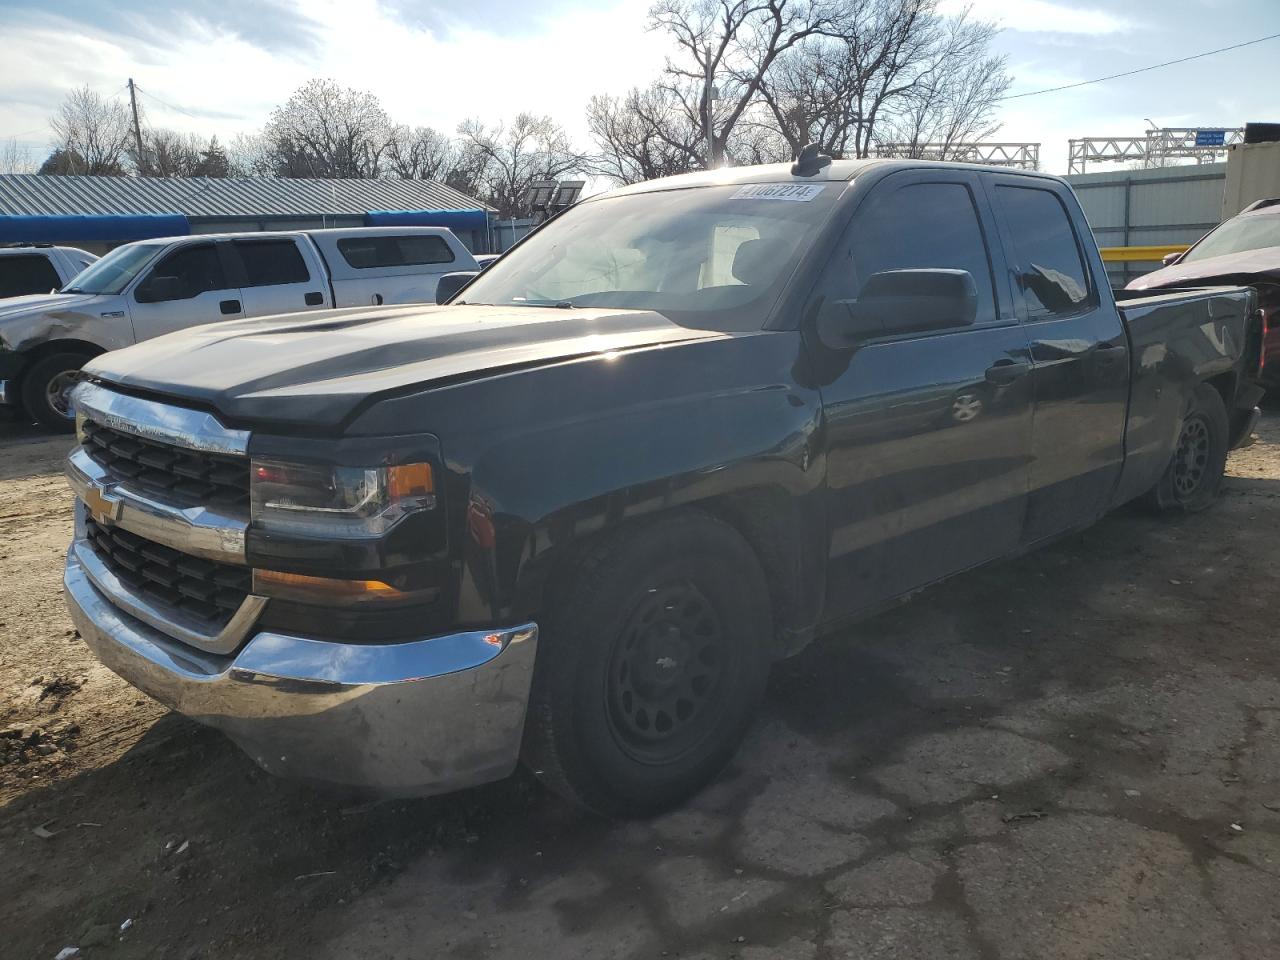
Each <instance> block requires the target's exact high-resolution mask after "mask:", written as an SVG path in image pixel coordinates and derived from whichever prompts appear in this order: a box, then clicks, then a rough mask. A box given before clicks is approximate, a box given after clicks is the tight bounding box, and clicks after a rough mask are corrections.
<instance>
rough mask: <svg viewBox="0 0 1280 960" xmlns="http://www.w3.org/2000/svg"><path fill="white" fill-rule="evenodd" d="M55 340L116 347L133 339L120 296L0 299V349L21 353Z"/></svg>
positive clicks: (75, 295) (129, 322) (71, 295)
mask: <svg viewBox="0 0 1280 960" xmlns="http://www.w3.org/2000/svg"><path fill="white" fill-rule="evenodd" d="M58 340H78V341H80V342H83V343H92V344H94V345H95V346H98V347H101V348H102V349H103V350H118V349H119V348H121V347H127V346H129V345H131V344H132V343H133V342H134V336H133V322H132V320H131V318H130V315H129V307H128V304H127V302H126V301H125V299H124V297H119V296H110V295H88V294H68V293H54V294H43V295H37V296H30V297H13V298H11V299H9V300H6V301H0V350H4V351H10V352H13V353H25V352H28V351H30V350H34V349H35V348H36V347H39V346H41V345H43V344H46V343H52V342H55V341H58Z"/></svg>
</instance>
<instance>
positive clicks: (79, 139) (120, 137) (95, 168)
mask: <svg viewBox="0 0 1280 960" xmlns="http://www.w3.org/2000/svg"><path fill="white" fill-rule="evenodd" d="M49 126H50V127H51V128H52V131H53V139H54V142H55V143H56V145H57V146H56V150H55V153H58V154H59V155H60V156H61V157H62V158H63V160H64V166H66V167H67V169H65V170H62V171H60V172H65V173H77V174H90V175H102V174H122V173H124V172H125V168H124V165H125V160H126V159H127V157H128V153H129V145H130V143H131V142H132V138H133V132H132V127H131V121H130V119H129V111H128V110H127V109H126V108H125V106H124V104H122V103H119V102H117V101H114V100H108V99H106V98H105V97H102V96H100V95H99V94H97V93H95V92H94V91H93V90H91V89H89V88H88V87H80V88H78V89H76V90H73V91H71V93H69V94H67V97H66V99H65V100H63V102H62V106H60V107H59V108H58V112H57V113H56V114H54V116H53V117H51V118H50V120H49ZM47 165H48V164H47V162H46V166H47Z"/></svg>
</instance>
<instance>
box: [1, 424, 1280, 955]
mask: <svg viewBox="0 0 1280 960" xmlns="http://www.w3.org/2000/svg"><path fill="white" fill-rule="evenodd" d="M1260 436H1261V439H1260V441H1259V442H1258V443H1257V444H1255V445H1254V446H1253V447H1251V448H1249V449H1247V450H1243V451H1240V452H1238V453H1236V454H1234V455H1233V456H1232V459H1231V463H1230V466H1229V469H1230V473H1231V478H1230V479H1229V481H1228V482H1227V484H1226V486H1225V491H1224V493H1223V495H1222V497H1221V502H1220V503H1219V504H1218V505H1217V506H1216V508H1215V509H1214V510H1212V511H1210V512H1209V513H1207V514H1205V515H1201V516H1198V517H1194V518H1190V519H1186V520H1182V521H1178V522H1169V521H1164V520H1159V519H1155V518H1152V517H1149V516H1146V515H1144V514H1142V513H1141V512H1139V511H1137V510H1132V509H1126V510H1122V511H1120V512H1118V513H1117V514H1115V515H1114V516H1112V517H1110V518H1108V519H1107V520H1106V521H1104V522H1103V523H1101V524H1099V525H1098V526H1097V527H1095V528H1094V529H1092V530H1090V531H1088V532H1086V533H1084V534H1081V535H1079V536H1075V537H1072V538H1071V539H1069V540H1066V541H1064V542H1062V543H1060V544H1058V545H1056V546H1054V547H1052V548H1050V549H1047V550H1043V551H1041V552H1039V553H1036V554H1033V555H1031V556H1029V557H1026V558H1023V559H1020V560H1017V561H1015V562H1011V563H1007V564H1002V565H998V566H995V567H992V568H990V569H987V570H984V571H980V572H977V573H974V574H969V575H965V576H963V577H959V578H956V579H954V580H952V581H951V582H949V583H948V584H946V585H944V586H942V587H940V588H938V589H935V590H931V591H929V592H927V593H925V594H924V595H922V596H921V597H919V598H918V599H916V600H915V601H913V602H912V603H910V604H908V605H906V606H903V607H901V608H899V609H897V610H895V611H893V612H891V613H889V614H887V615H884V616H881V617H879V618H877V619H875V620H874V621H871V622H869V623H866V624H864V625H862V626H861V627H859V628H858V629H857V630H854V631H848V632H846V633H845V634H843V635H841V636H838V637H832V638H829V639H827V640H824V641H822V642H821V643H819V644H816V645H815V646H813V647H812V648H810V649H809V650H808V651H806V652H805V653H804V654H803V655H801V656H800V657H798V658H796V659H795V660H792V661H790V662H788V663H785V664H783V665H781V666H780V667H779V668H778V669H777V670H776V672H775V676H774V679H773V682H772V684H771V688H770V694H769V697H768V700H767V703H766V704H765V707H764V710H763V711H762V716H761V718H760V722H759V723H758V725H757V726H756V728H755V730H754V731H753V733H752V734H751V736H750V738H749V740H748V742H747V744H746V745H745V747H744V748H743V749H742V751H741V752H740V753H739V755H738V757H737V758H736V760H735V761H734V764H733V765H732V767H731V769H729V770H728V771H727V772H726V773H725V775H724V776H723V777H722V778H721V779H720V780H719V781H718V782H717V783H716V784H715V785H714V786H712V787H711V788H710V789H708V790H707V791H706V792H704V793H703V794H702V795H701V796H699V797H698V798H697V799H696V800H695V801H693V802H692V803H690V804H689V805H688V807H687V808H685V809H683V810H681V811H679V812H677V813H673V814H671V815H669V816H666V817H663V818H661V819H659V820H655V821H652V822H649V823H633V824H610V823H604V822H600V821H598V820H593V819H591V818H588V817H584V816H582V815H580V814H578V813H576V812H574V811H572V810H569V809H567V808H566V807H565V806H564V805H562V804H561V803H559V802H558V801H556V800H554V799H552V798H550V797H548V796H547V795H545V794H544V793H542V792H541V791H540V789H539V788H538V787H537V786H536V785H534V784H532V783H531V782H530V781H529V780H528V779H527V778H525V777H523V776H519V775H518V776H516V777H514V778H512V779H510V780H508V781H506V782H504V783H499V784H494V785H492V786H490V787H486V788H483V789H479V790H474V791H470V792H467V793H463V794H458V795H455V796H451V797H445V798H438V799H434V800H427V801H413V802H404V801H400V802H388V803H371V802H368V801H367V800H364V799H362V798H360V797H354V796H347V795H341V794H335V793H331V792H317V791H316V790H314V789H311V788H308V787H305V786H301V785H298V784H293V783H287V782H282V781H278V780H274V779H271V778H270V777H268V776H266V775H265V774H262V773H261V772H259V771H258V770H257V769H256V768H255V767H254V766H253V765H252V764H251V762H250V761H249V760H247V759H246V758H245V757H244V756H242V755H241V754H240V753H238V752H237V751H236V750H235V749H234V748H232V746H231V745H230V744H229V743H228V742H227V741H225V740H224V739H223V738H222V737H221V736H220V735H218V734H216V733H213V732H211V731H208V730H204V729H202V728H200V727H198V726H196V725H195V724H193V723H191V722H189V721H187V720H185V719H184V718H182V717H179V716H176V715H173V714H170V713H168V712H167V711H166V710H165V709H163V708H162V707H160V706H158V705H157V704H155V703H154V702H152V701H151V700H149V699H148V698H146V697H145V696H143V695H141V694H139V693H137V692H136V691H134V690H132V689H131V688H129V687H128V686H127V685H125V684H124V683H123V682H122V681H120V680H118V679H117V678H115V677H114V676H113V675H112V674H110V673H109V672H107V671H106V670H105V669H103V668H101V667H99V666H98V665H97V664H96V662H95V661H94V660H93V659H92V658H91V657H90V656H89V654H88V653H87V651H86V650H85V648H84V647H83V645H82V644H81V643H80V641H79V640H78V638H77V637H76V636H75V634H74V632H73V631H72V629H71V625H70V623H69V622H68V619H67V617H66V614H65V613H64V610H63V606H62V599H61V595H60V578H61V562H62V554H63V551H64V550H65V547H66V544H67V541H68V539H69V538H70V533H71V519H70V506H71V498H70V496H69V494H68V493H67V490H66V486H65V484H64V483H63V481H62V480H61V477H60V476H59V473H58V471H59V470H60V462H61V459H62V457H63V455H64V454H65V451H66V448H67V446H68V442H67V441H66V440H64V439H53V440H51V439H47V438H42V437H40V436H38V435H36V434H34V433H29V432H21V431H20V432H15V431H14V430H12V429H9V430H8V432H7V433H5V434H2V435H0V481H3V483H0V639H2V640H3V643H2V644H0V728H11V727H17V728H20V729H18V730H17V731H16V732H17V734H18V737H16V738H15V737H8V738H4V739H0V864H3V865H4V868H5V869H4V870H3V873H0V930H3V931H4V934H3V935H4V938H5V944H4V946H3V947H0V954H2V955H3V956H5V957H13V958H27V957H33V958H46V960H52V958H53V957H54V956H55V954H57V953H58V951H59V950H61V949H62V948H64V947H66V946H79V947H80V948H81V956H82V957H89V958H95V957H163V958H176V960H184V958H197V957H218V958H223V957H237V958H271V957H304V956H305V957H308V958H326V957H334V958H339V957H341V958H350V957H361V958H365V957H368V958H393V957H394V958H406V960H407V958H410V957H413V958H422V957H457V958H470V960H474V958H488V957H492V958H508V957H510V958H518V960H526V958H528V957H530V956H533V957H544V956H545V957H555V958H558V960H561V958H575V957H590V958H603V957H619V958H623V957H627V958H630V957H646V958H647V957H663V956H667V957H684V958H729V957H739V958H743V960H763V958H779V960H791V958H795V960H810V958H819V957H823V958H844V957H849V958H858V960H876V958H895V960H898V958H902V960H931V958H944V957H945V958H948V960H966V958H971V957H972V958H1000V960H1014V958H1026V960H1033V958H1034V960H1045V958H1080V960H1085V958H1093V960H1096V958H1125V960H1131V958H1140V957H1141V958H1146V957H1149V958H1153V960H1154V958H1158V960H1174V958H1187V960H1214V958H1219V957H1223V958H1226V957H1239V958H1248V960H1260V958H1269V957H1280V653H1278V652H1277V646H1276V643H1275V628H1274V620H1273V617H1274V613H1275V610H1276V604H1275V602H1274V600H1273V594H1272V591H1273V590H1274V589H1275V587H1276V577H1277V574H1276V570H1277V564H1276V562H1275V561H1276V549H1275V543H1276V541H1277V536H1278V534H1280V416H1278V415H1277V414H1275V413H1272V414H1270V415H1269V416H1268V417H1267V418H1266V419H1265V420H1264V421H1263V424H1262V427H1261V430H1260ZM122 927H124V928H125V929H123V932H122Z"/></svg>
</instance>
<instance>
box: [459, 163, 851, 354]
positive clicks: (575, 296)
mask: <svg viewBox="0 0 1280 960" xmlns="http://www.w3.org/2000/svg"><path fill="white" fill-rule="evenodd" d="M841 186H842V184H838V183H820V184H801V185H797V184H751V185H747V186H743V185H734V186H725V187H702V188H698V189H691V190H670V191H663V192H656V193H640V194H631V195H627V196H620V197H605V198H602V199H600V200H593V201H588V202H586V203H583V204H581V205H579V206H577V207H574V208H573V209H571V210H570V211H569V212H567V213H566V214H564V215H563V216H561V217H559V218H557V219H556V220H553V221H552V222H550V223H548V224H547V225H546V226H545V227H543V228H542V229H540V230H539V231H538V232H537V233H535V234H533V235H532V236H531V237H529V239H528V240H526V241H525V242H524V243H522V244H521V245H520V246H518V247H516V248H515V249H514V250H512V251H511V253H509V254H508V255H506V256H505V257H503V258H502V259H501V260H499V261H497V262H496V263H494V264H493V265H492V266H491V267H489V268H488V269H487V270H486V271H485V272H484V273H482V274H481V275H480V276H479V277H478V278H477V279H476V280H475V281H474V282H473V283H472V284H471V286H469V287H468V288H467V289H466V291H465V292H464V294H463V302H466V303H488V304H501V305H504V306H506V305H513V306H529V307H571V306H572V307H620V308H626V309H636V310H654V311H656V312H658V313H661V314H663V315H664V316H666V317H668V318H669V319H671V320H674V321H676V322H677V323H682V324H685V325H688V326H695V327H709V328H713V329H734V330H748V329H750V330H758V329H760V328H761V327H762V326H763V325H764V322H765V320H766V319H767V317H768V315H769V311H770V309H771V308H772V307H773V305H774V303H775V302H776V301H777V299H778V295H779V294H780V292H781V290H782V285H783V283H784V282H785V280H786V279H787V277H788V276H790V274H791V271H792V268H793V267H794V265H795V264H796V262H797V261H798V260H799V258H800V257H801V256H802V255H803V254H804V252H805V250H806V249H807V247H808V245H809V243H810V242H811V240H812V238H813V236H814V234H815V232H816V230H817V228H818V227H819V226H821V224H822V222H823V221H824V220H825V219H826V217H827V215H828V214H829V213H830V212H831V210H832V208H833V206H834V203H835V199H836V197H837V195H838V194H839V192H840V188H841Z"/></svg>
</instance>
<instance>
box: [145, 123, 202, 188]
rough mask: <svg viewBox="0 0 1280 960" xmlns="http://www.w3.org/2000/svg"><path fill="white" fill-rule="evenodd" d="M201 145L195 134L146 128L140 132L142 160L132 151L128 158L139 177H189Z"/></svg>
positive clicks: (198, 160)
mask: <svg viewBox="0 0 1280 960" xmlns="http://www.w3.org/2000/svg"><path fill="white" fill-rule="evenodd" d="M202 145H203V144H202V141H201V139H200V138H199V137H198V136H196V135H195V134H194V133H179V132H177V131H176V130H168V129H166V128H164V127H148V128H147V129H145V130H144V131H143V132H142V156H140V157H139V156H137V150H136V149H134V150H132V151H130V157H132V159H133V168H134V170H136V171H137V173H138V176H140V177H190V176H193V171H194V170H195V168H196V166H197V165H198V164H199V162H200V149H201V147H202Z"/></svg>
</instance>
